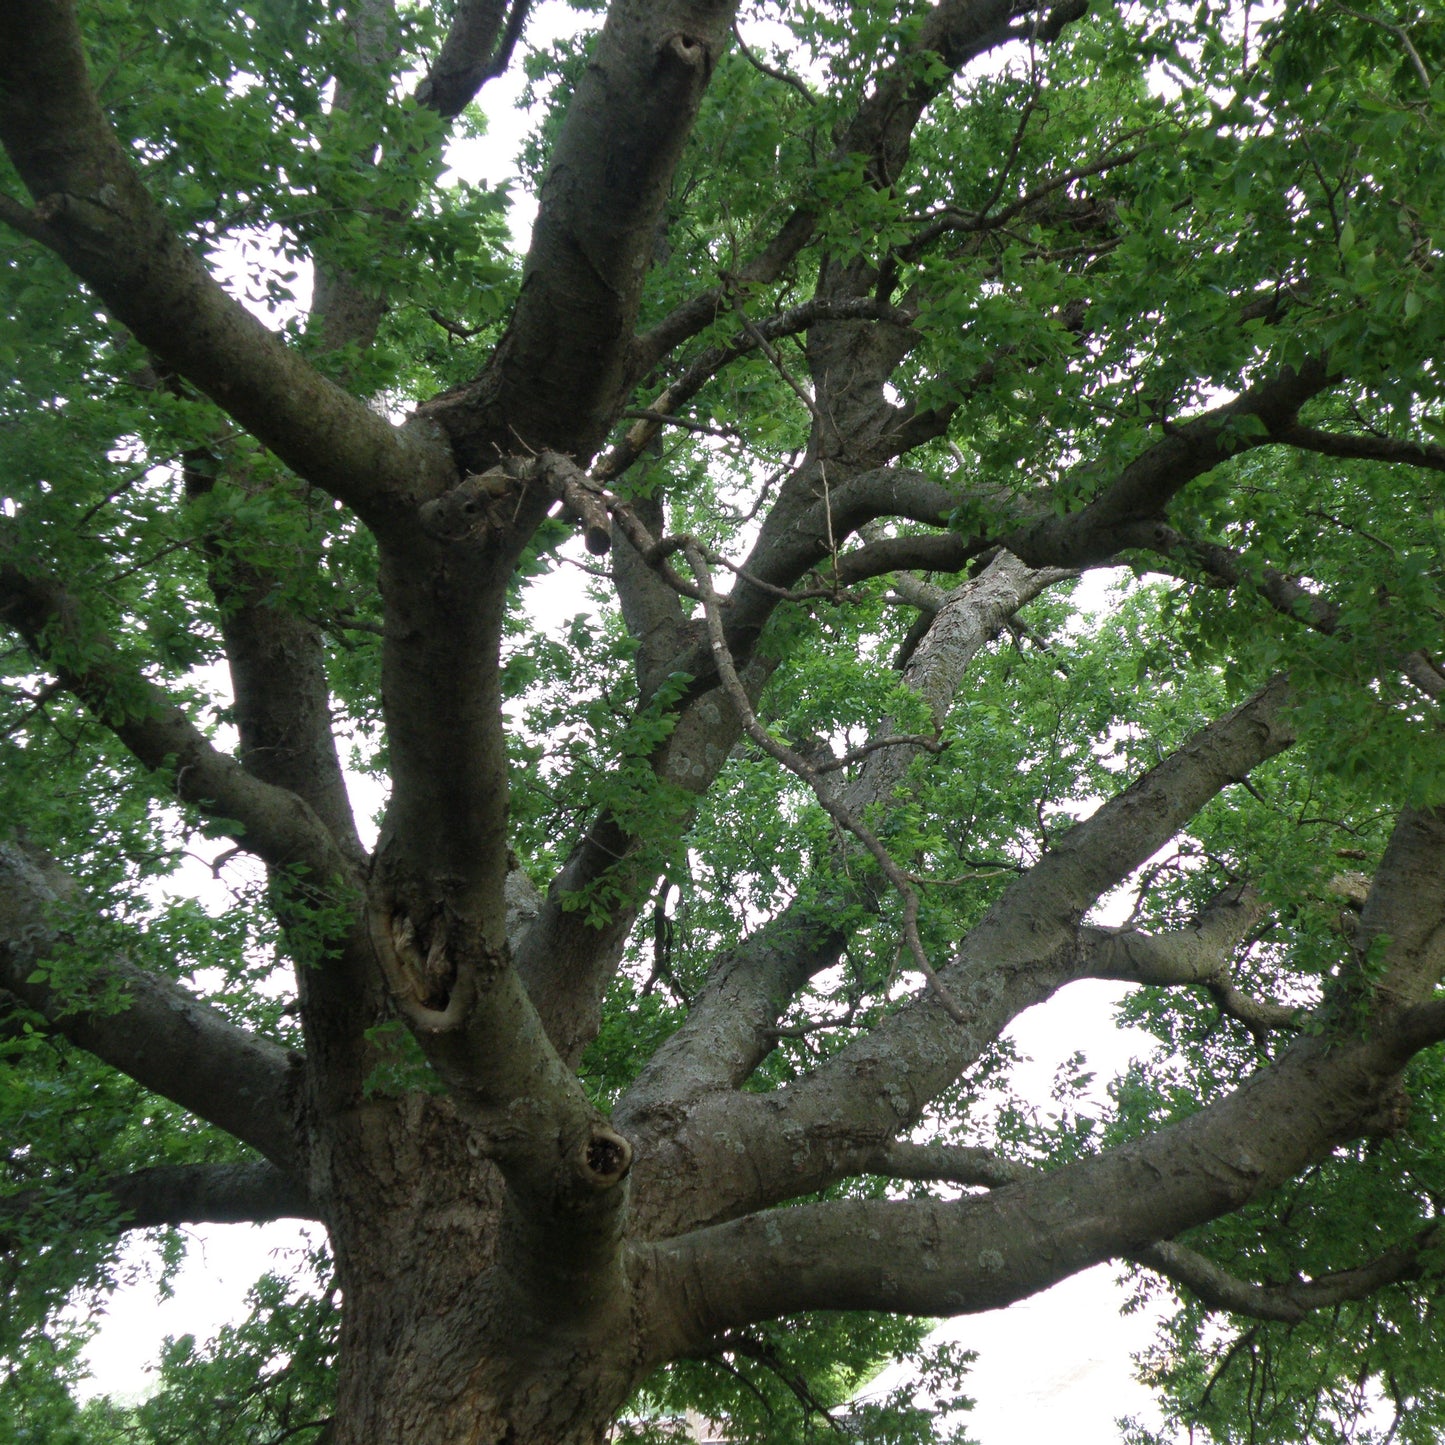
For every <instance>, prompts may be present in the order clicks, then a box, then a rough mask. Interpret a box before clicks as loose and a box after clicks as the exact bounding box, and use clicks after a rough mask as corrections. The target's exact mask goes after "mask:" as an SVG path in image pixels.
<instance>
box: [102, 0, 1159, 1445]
mask: <svg viewBox="0 0 1445 1445" xmlns="http://www.w3.org/2000/svg"><path fill="white" fill-rule="evenodd" d="M547 13H549V14H550V12H547ZM564 18H565V20H566V21H568V22H571V21H574V19H575V17H574V16H573V14H572V12H570V11H569V12H564ZM522 86H523V80H522V78H521V75H520V71H519V69H518V68H517V67H515V66H514V68H513V70H512V71H510V72H509V73H508V74H507V75H506V76H503V77H502V78H501V79H499V80H497V81H494V82H492V84H491V85H489V86H488V88H487V90H486V91H485V92H484V95H483V103H484V108H485V109H486V111H487V113H488V116H489V119H490V122H491V124H490V132H489V134H488V135H487V136H486V137H485V138H483V139H481V140H477V141H464V142H461V143H459V144H458V145H456V146H454V147H453V149H452V151H451V153H450V157H449V159H450V161H451V165H452V169H453V170H454V171H455V172H456V173H457V174H458V175H459V176H460V177H462V178H464V179H466V180H468V181H471V182H473V183H483V182H488V183H492V184H495V183H497V182H500V181H502V180H504V179H506V178H507V177H508V176H510V175H513V174H514V173H515V172H514V168H513V165H512V162H511V157H512V156H514V155H515V154H516V151H517V149H518V147H519V145H520V143H521V139H522V136H523V134H524V131H525V126H526V120H525V117H524V116H522V115H521V114H520V113H519V112H518V110H517V101H518V97H519V96H520V93H521V90H522ZM514 194H515V196H516V204H515V205H514V209H513V213H512V227H513V234H514V236H515V237H516V238H517V240H518V243H519V245H523V246H524V245H525V244H526V240H527V237H528V235H529V232H530V226H531V221H532V218H533V216H534V214H535V205H534V204H533V203H532V202H531V200H530V198H529V197H526V196H525V195H524V193H523V192H522V191H521V190H520V188H519V189H517V190H516V191H515V193H514ZM1100 591H1101V592H1102V587H1101V589H1100ZM579 605H580V604H579ZM575 610H577V609H576V607H570V608H569V609H568V615H570V612H571V611H575ZM372 810H373V809H372V800H371V798H368V799H367V803H366V806H365V807H364V808H363V809H362V811H363V812H364V813H367V814H369V813H370V812H371V811H372ZM198 876H200V875H199V874H198ZM1121 995H1122V989H1121V988H1119V987H1118V986H1114V985H1103V984H1079V985H1074V986H1073V987H1071V988H1070V989H1068V990H1067V991H1066V993H1065V994H1063V995H1060V996H1059V997H1058V998H1056V999H1055V1000H1053V1001H1052V1002H1051V1003H1050V1004H1046V1005H1043V1006H1040V1007H1039V1008H1036V1009H1032V1010H1030V1011H1029V1012H1028V1013H1027V1014H1026V1015H1024V1016H1023V1017H1022V1018H1021V1019H1019V1020H1018V1021H1016V1023H1015V1025H1014V1027H1013V1028H1012V1029H1010V1031H1009V1035H1008V1036H1009V1037H1010V1038H1011V1039H1012V1040H1014V1041H1015V1042H1016V1043H1017V1045H1018V1048H1019V1052H1020V1054H1021V1055H1022V1056H1023V1057H1024V1058H1026V1059H1028V1060H1030V1061H1031V1062H1029V1063H1028V1064H1026V1065H1024V1066H1023V1067H1022V1068H1021V1069H1020V1070H1018V1071H1016V1075H1015V1078H1016V1080H1017V1083H1018V1087H1019V1088H1020V1089H1021V1090H1022V1091H1023V1092H1024V1093H1025V1094H1026V1095H1027V1096H1028V1097H1031V1098H1034V1099H1036V1100H1037V1101H1038V1102H1039V1104H1040V1105H1041V1106H1043V1105H1045V1104H1046V1103H1047V1100H1048V1097H1049V1088H1050V1085H1051V1083H1052V1080H1053V1077H1054V1073H1055V1070H1056V1069H1057V1068H1058V1066H1059V1064H1060V1063H1062V1061H1063V1060H1064V1059H1065V1058H1067V1057H1068V1056H1069V1055H1071V1054H1073V1053H1074V1052H1075V1051H1076V1050H1083V1051H1084V1052H1085V1053H1086V1054H1087V1056H1088V1059H1089V1064H1090V1066H1091V1067H1092V1068H1093V1069H1094V1070H1095V1072H1096V1074H1097V1076H1098V1087H1099V1088H1100V1089H1102V1087H1103V1086H1104V1085H1105V1084H1106V1083H1107V1081H1108V1080H1110V1079H1112V1078H1113V1077H1114V1076H1115V1075H1116V1074H1117V1073H1119V1072H1120V1071H1121V1070H1122V1069H1123V1068H1124V1067H1125V1066H1126V1065H1127V1063H1128V1062H1129V1057H1130V1055H1131V1053H1132V1052H1135V1051H1137V1052H1139V1053H1143V1052H1145V1051H1146V1049H1147V1047H1148V1044H1147V1041H1146V1040H1144V1039H1143V1037H1142V1036H1133V1037H1130V1036H1129V1035H1126V1034H1123V1033H1121V1032H1120V1031H1119V1030H1118V1029H1116V1028H1115V1027H1114V1025H1113V1023H1112V1013H1113V1009H1114V1007H1115V1005H1116V1004H1117V1001H1118V999H1119V998H1120V997H1121ZM187 1233H188V1235H189V1236H190V1239H191V1241H192V1243H191V1249H190V1253H189V1255H188V1257H187V1259H186V1261H185V1263H184V1264H183V1266H182V1267H181V1269H180V1271H179V1273H178V1274H177V1275H176V1276H175V1278H174V1279H173V1280H172V1282H171V1287H170V1293H169V1296H168V1297H167V1298H164V1299H158V1298H157V1294H156V1288H155V1284H154V1282H153V1279H152V1280H150V1281H147V1280H145V1279H142V1280H141V1281H139V1282H137V1283H134V1284H130V1285H128V1286H126V1287H124V1288H122V1289H120V1290H118V1291H117V1292H116V1293H115V1294H114V1295H113V1296H112V1297H111V1298H110V1299H109V1300H108V1301H106V1302H105V1304H104V1306H103V1310H102V1312H101V1313H100V1314H99V1315H98V1316H97V1320H98V1323H99V1326H100V1327H99V1331H98V1333H97V1335H96V1337H95V1338H94V1340H93V1341H92V1342H91V1345H90V1347H89V1348H88V1350H87V1351H86V1360H87V1363H88V1364H89V1367H90V1369H91V1371H92V1376H91V1378H90V1380H89V1381H88V1382H86V1384H85V1385H84V1386H83V1387H82V1388H81V1391H80V1393H81V1395H82V1397H86V1398H88V1397H90V1396H92V1395H97V1394H110V1395H113V1396H116V1397H117V1398H121V1399H126V1398H133V1397H135V1396H138V1395H143V1394H146V1393H148V1392H149V1390H150V1389H152V1388H153V1386H154V1375H153V1373H152V1371H153V1369H154V1367H155V1364H156V1361H157V1360H158V1358H159V1354H160V1350H161V1346H162V1343H163V1341H164V1340H165V1338H166V1337H167V1336H180V1335H183V1334H187V1333H191V1334H194V1335H196V1336H197V1338H198V1339H201V1340H204V1339H206V1338H208V1337H210V1336H211V1335H213V1334H214V1333H215V1332H216V1330H217V1329H218V1328H219V1327H220V1326H221V1325H222V1324H224V1323H226V1322H236V1321H239V1320H240V1319H242V1318H244V1316H245V1313H246V1308H245V1300H246V1294H247V1291H248V1290H249V1289H250V1288H251V1286H252V1284H253V1283H254V1282H255V1280H256V1279H257V1278H258V1277H259V1276H260V1275H261V1274H262V1273H264V1272H265V1271H267V1270H276V1269H282V1270H284V1269H285V1268H286V1267H287V1263H288V1258H290V1257H292V1256H293V1255H294V1253H295V1252H296V1251H298V1250H300V1249H302V1248H304V1247H305V1244H306V1241H307V1238H308V1237H311V1238H318V1239H319V1238H320V1237H321V1235H322V1231H321V1229H320V1226H319V1225H304V1226H303V1225H301V1224H299V1223H298V1222H296V1221H278V1222H276V1223H273V1224H268V1225H259V1226H258V1225H207V1226H199V1227H196V1228H193V1229H191V1230H188V1231H187ZM151 1257H152V1256H151V1254H150V1251H149V1250H148V1249H147V1248H146V1247H145V1246H144V1245H138V1246H137V1247H135V1248H134V1249H132V1251H131V1252H130V1254H129V1256H128V1259H129V1262H131V1263H133V1264H135V1265H138V1266H142V1273H144V1265H145V1262H146V1261H147V1259H149V1258H151ZM1114 1274H1115V1271H1114V1269H1113V1268H1112V1267H1110V1266H1101V1267H1100V1268H1098V1269H1095V1270H1091V1271H1089V1272H1088V1273H1086V1274H1082V1275H1079V1276H1076V1277H1075V1278H1073V1279H1071V1280H1067V1281H1065V1282H1063V1283H1062V1284H1060V1285H1058V1286H1056V1287H1055V1288H1054V1289H1052V1290H1049V1291H1047V1292H1046V1293H1044V1294H1041V1295H1038V1296H1035V1297H1034V1298H1033V1299H1030V1300H1026V1301H1022V1302H1020V1303H1019V1304H1017V1305H1014V1306H1012V1307H1011V1308H1010V1309H1007V1310H1002V1311H993V1312H991V1313H989V1314H985V1315H977V1316H966V1317H963V1318H961V1319H959V1320H955V1321H950V1322H948V1323H946V1324H945V1325H943V1326H942V1327H941V1330H940V1337H943V1338H948V1339H958V1340H960V1341H962V1342H963V1343H964V1344H965V1345H967V1346H968V1347H969V1348H972V1349H976V1350H978V1352H979V1360H978V1364H977V1365H976V1366H975V1368H974V1371H973V1373H972V1374H971V1375H970V1377H969V1384H968V1392H969V1393H970V1394H972V1395H973V1396H974V1397H975V1398H976V1400H977V1405H976V1408H975V1410H974V1411H973V1413H972V1415H971V1416H970V1422H969V1423H970V1429H971V1432H972V1433H973V1435H974V1436H975V1438H976V1439H977V1440H978V1441H979V1442H980V1445H1057V1442H1062V1441H1068V1442H1069V1445H1116V1442H1117V1441H1118V1439H1119V1433H1118V1430H1117V1428H1116V1425H1115V1421H1116V1419H1117V1417H1119V1416H1122V1415H1125V1414H1132V1415H1136V1416H1139V1417H1141V1418H1142V1419H1144V1420H1145V1421H1148V1422H1157V1418H1158V1412H1157V1409H1156V1408H1155V1407H1154V1405H1153V1401H1152V1397H1151V1396H1150V1395H1149V1393H1148V1392H1147V1391H1146V1390H1144V1388H1143V1387H1142V1386H1140V1385H1139V1384H1138V1383H1137V1382H1136V1381H1135V1380H1134V1378H1133V1373H1132V1364H1131V1357H1132V1356H1133V1355H1134V1354H1136V1353H1138V1352H1139V1351H1141V1350H1143V1349H1144V1348H1145V1347H1146V1346H1147V1345H1148V1344H1149V1342H1150V1339H1151V1338H1152V1335H1153V1330H1154V1325H1155V1320H1154V1317H1153V1316H1152V1315H1150V1314H1148V1313H1141V1314H1137V1315H1133V1316H1130V1317H1128V1318H1124V1317H1123V1316H1121V1314H1120V1309H1121V1306H1122V1304H1123V1302H1124V1293H1123V1291H1122V1290H1121V1289H1120V1287H1119V1286H1118V1285H1116V1283H1115V1282H1114ZM897 1378H898V1367H893V1368H892V1369H891V1370H890V1371H887V1372H885V1374H884V1375H883V1376H880V1377H879V1380H878V1381H876V1382H875V1383H874V1385H873V1386H872V1387H871V1388H870V1393H872V1391H873V1390H878V1389H880V1388H885V1387H888V1386H889V1385H891V1383H893V1382H896V1380H897Z"/></svg>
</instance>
